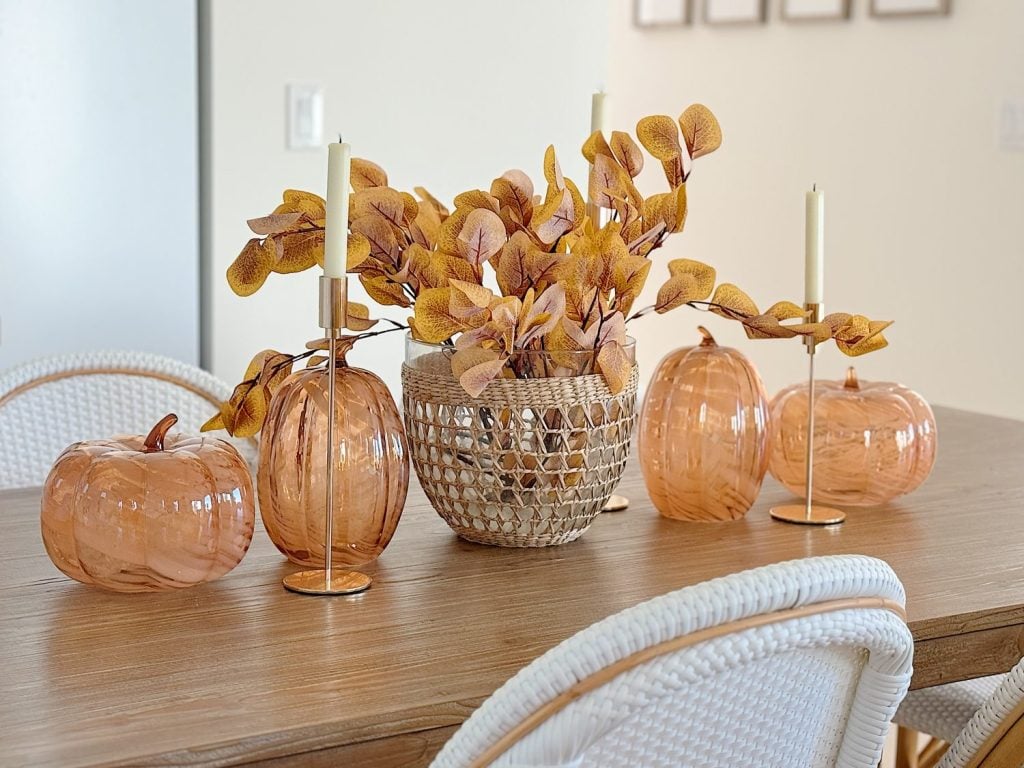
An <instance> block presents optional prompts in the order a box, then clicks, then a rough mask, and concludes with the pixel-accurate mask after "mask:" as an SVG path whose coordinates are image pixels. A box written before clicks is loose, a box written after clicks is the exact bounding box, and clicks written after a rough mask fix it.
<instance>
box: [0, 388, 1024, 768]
mask: <svg viewBox="0 0 1024 768" xmlns="http://www.w3.org/2000/svg"><path fill="white" fill-rule="evenodd" d="M936 414H937V418H938V426H939V443H940V445H939V458H938V462H937V465H936V467H935V471H934V473H933V474H932V477H931V478H930V479H929V480H928V481H927V482H926V483H925V485H924V486H922V488H920V489H919V490H918V491H916V492H915V493H913V494H912V495H910V496H908V497H906V498H905V499H904V500H902V501H900V502H899V503H895V504H892V505H889V506H888V507H884V508H879V509H872V510H856V509H854V510H850V511H849V514H848V518H847V521H846V523H845V524H843V525H842V526H839V527H831V528H812V527H804V526H795V525H788V524H784V523H778V522H775V521H772V520H771V519H770V518H769V516H768V507H770V506H771V505H772V504H774V503H778V502H780V501H783V500H786V499H789V498H790V496H789V494H788V493H787V492H786V491H784V490H783V489H781V488H780V486H779V485H778V484H776V483H775V482H774V481H773V480H771V479H770V478H769V479H768V480H767V481H766V483H765V488H764V490H763V492H762V494H761V497H760V499H759V500H758V503H757V504H756V506H755V507H754V509H753V510H752V511H751V512H750V513H749V514H748V515H747V516H746V518H744V519H743V520H740V521H737V522H734V523H720V524H698V523H682V522H676V521H670V520H666V519H663V518H661V517H659V516H658V515H657V513H656V512H655V511H654V510H653V507H652V506H651V504H650V502H649V500H648V499H647V495H646V493H645V491H644V488H643V483H642V480H641V477H640V472H639V468H638V467H637V466H636V464H635V461H634V462H631V464H630V467H629V468H628V470H627V472H626V476H625V478H624V479H623V482H622V485H621V486H620V492H622V493H624V494H625V495H627V496H628V497H630V498H631V500H632V506H631V507H630V509H629V510H628V511H626V512H620V513H609V514H604V515H601V516H600V517H599V518H598V519H597V520H596V521H595V523H594V525H593V527H592V528H591V529H590V530H589V531H588V532H587V533H586V534H584V536H583V537H582V538H581V539H580V540H578V541H577V542H574V543H572V544H568V545H564V546H561V547H552V548H546V549H532V550H514V549H500V548H493V547H486V546H480V545H475V544H470V543H466V542H463V541H461V540H460V539H458V538H456V537H455V535H454V534H452V533H451V531H450V530H449V529H448V527H447V526H446V525H445V524H444V522H443V521H442V520H441V519H440V518H439V517H438V516H437V515H436V514H435V513H434V512H433V511H432V510H431V508H430V506H429V504H428V503H427V501H426V499H425V497H424V496H423V493H422V492H421V491H420V489H419V488H418V486H415V483H414V487H413V488H411V489H410V496H409V502H408V504H407V507H406V510H405V513H404V516H403V519H402V522H401V524H400V525H399V528H398V533H397V535H396V536H395V539H394V541H393V542H392V544H391V546H390V547H389V548H388V550H387V551H386V552H385V553H384V555H383V556H382V557H381V558H380V560H379V561H378V562H376V563H375V564H373V565H371V566H369V567H368V568H367V569H366V570H367V572H369V573H371V574H372V575H373V577H374V580H375V581H374V586H373V587H372V588H371V589H370V590H369V591H368V592H366V593H364V594H363V595H361V596H356V597H337V598H311V597H304V596H299V595H294V594H291V593H289V592H286V591H285V590H284V589H283V588H282V587H281V578H282V577H283V576H284V575H285V574H287V573H289V572H290V571H293V570H297V568H296V567H295V566H292V565H290V564H288V563H287V562H286V561H285V560H284V558H283V557H282V556H281V555H279V554H278V552H277V551H276V549H274V547H273V545H272V544H271V543H270V541H269V540H268V539H267V537H266V535H265V533H264V532H263V531H262V529H261V528H260V527H259V526H257V532H256V536H255V538H254V540H253V546H252V549H251V551H250V552H249V554H248V555H247V556H246V558H245V559H244V560H243V561H242V563H241V565H239V567H238V568H237V569H236V570H235V571H233V572H232V573H230V574H228V575H227V576H226V577H224V578H223V579H221V580H220V581H217V582H214V583H212V584H207V585H203V586H200V587H196V588H193V589H189V590H183V591H179V592H170V593H154V594H144V595H116V594H110V593H106V592H101V591H98V590H95V589H91V588H89V587H86V586H83V585H81V584H77V583H75V582H73V581H70V580H69V579H67V578H65V577H64V576H63V575H61V574H60V573H59V572H58V571H57V570H56V569H55V568H54V567H53V566H52V565H51V564H50V562H49V560H48V559H47V557H46V554H45V552H44V550H43V546H42V541H41V539H40V535H39V520H38V503H39V493H40V492H39V489H26V490H19V491H8V492H4V493H0V622H2V623H0V683H2V686H3V695H2V696H0V755H2V757H0V763H3V764H4V765H9V766H21V765H54V766H62V767H64V768H72V767H73V766H93V765H204V766H220V765H238V764H243V763H250V762H256V761H266V764H268V765H274V766H281V767H283V766H292V765H304V766H312V765H319V764H325V765H326V764H329V763H330V762H333V764H344V763H342V762H339V761H338V756H339V755H343V754H344V755H349V756H355V755H357V754H358V755H363V756H364V757H365V759H362V758H361V759H360V761H359V762H355V761H352V762H350V763H349V764H359V765H371V764H372V765H378V764H379V765H388V764H394V765H398V764H403V765H405V764H408V765H413V764H422V763H423V762H424V761H426V760H427V758H428V757H429V754H432V753H433V752H434V751H436V749H437V748H438V746H439V744H440V743H441V742H442V741H443V740H444V738H447V736H448V735H449V734H450V733H451V732H452V730H454V728H455V726H457V725H458V724H459V723H460V722H461V721H462V720H464V719H465V718H466V717H467V716H468V715H469V713H470V712H471V711H472V710H473V709H474V708H475V707H476V706H478V705H479V703H480V702H481V701H482V700H483V699H484V698H486V697H487V696H488V695H489V694H490V693H492V692H493V691H494V690H495V689H496V688H497V687H498V686H500V685H501V683H503V682H504V681H505V680H506V679H507V678H508V677H510V676H511V675H512V674H513V673H515V672H516V671H517V670H518V669H520V668H521V667H522V666H524V665H525V664H527V663H529V662H530V661H531V660H533V659H534V658H536V657H537V656H539V655H540V654H542V653H543V652H544V651H546V650H548V649H549V648H551V647H552V646H554V645H555V644H557V643H558V642H560V641H561V640H564V639H565V638H567V637H569V636H570V635H572V634H573V633H575V632H577V631H578V630H580V629H582V628H584V627H586V626H587V625H589V624H591V623H593V622H595V621H597V620H599V619H602V618H604V617H605V616H608V615H610V614H612V613H615V612H617V611H619V610H622V609H623V608H626V607H628V606H631V605H634V604H636V603H638V602H640V601H642V600H645V599H647V598H651V597H654V596H656V595H659V594H662V593H664V592H668V591H670V590H673V589H678V588H679V587H682V586H685V585H688V584H694V583H697V582H700V581H703V580H706V579H709V578H712V577H715V576H721V575H724V574H727V573H731V572H735V571H740V570H743V569H746V568H752V567H755V566H759V565H765V564H767V563H773V562H778V561H782V560H789V559H792V558H799V557H807V556H812V555H824V554H837V553H849V552H855V553H863V554H868V555H874V556H876V557H880V558H882V559H883V560H886V561H887V562H889V563H890V564H891V565H892V567H893V568H894V569H895V570H896V572H897V573H898V574H899V576H900V578H901V579H902V580H903V583H904V585H905V586H906V590H907V596H908V602H907V613H908V621H909V624H910V627H911V630H912V632H913V634H914V637H915V641H916V643H917V651H916V657H915V668H916V669H917V674H916V676H915V685H917V686H921V685H932V684H935V683H939V682H945V681H949V680H954V679H962V678H966V677H972V676H976V675H980V674H991V673H993V672H996V671H1003V670H1005V669H1008V668H1009V667H1010V666H1011V665H1012V664H1013V663H1014V662H1015V661H1016V660H1017V659H1018V658H1019V657H1020V656H1021V654H1022V649H1024V540H1022V522H1024V422H1016V421H1011V420H1008V419H999V418H995V417H988V416H980V415H976V414H970V413H965V412H962V411H955V410H950V409H945V408H937V409H936ZM384 740H389V741H388V742H387V743H388V744H390V747H389V748H394V747H395V745H399V747H400V750H399V751H392V752H389V754H391V755H392V756H393V755H397V754H399V753H400V754H402V755H405V756H406V757H405V758H402V759H403V760H407V762H401V763H397V762H396V763H392V762H374V759H373V758H372V755H374V754H375V753H376V752H375V750H376V746H375V745H381V746H382V745H383V744H384V743H385V741H384ZM345 750H348V751H347V752H346V751H345ZM401 750H405V751H401ZM377 751H379V750H377ZM381 753H382V752H381ZM316 755H321V756H326V755H331V756H333V757H331V760H330V761H328V760H326V758H324V762H323V763H321V762H318V761H317V759H316V758H315V756H316ZM389 759H390V758H389Z"/></svg>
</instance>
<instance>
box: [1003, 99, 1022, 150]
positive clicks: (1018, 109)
mask: <svg viewBox="0 0 1024 768" xmlns="http://www.w3.org/2000/svg"><path fill="white" fill-rule="evenodd" d="M999 148H1000V149H1001V150H1003V151H1004V152H1024V98H1011V99H1003V103H1002V105H1001V106H1000V107H999Z"/></svg>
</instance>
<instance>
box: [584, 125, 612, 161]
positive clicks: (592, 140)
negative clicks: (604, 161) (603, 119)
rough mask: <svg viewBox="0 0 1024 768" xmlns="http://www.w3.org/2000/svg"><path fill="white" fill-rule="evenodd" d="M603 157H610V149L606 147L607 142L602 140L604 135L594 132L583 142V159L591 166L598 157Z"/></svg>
mask: <svg viewBox="0 0 1024 768" xmlns="http://www.w3.org/2000/svg"><path fill="white" fill-rule="evenodd" d="M600 155H604V156H605V157H611V156H612V150H611V147H609V146H608V142H607V140H605V138H604V134H603V133H601V131H594V132H593V133H592V134H590V136H588V137H587V140H586V141H585V142H583V157H585V158H586V159H587V162H588V163H590V164H591V165H593V163H594V160H595V159H597V157H598V156H600Z"/></svg>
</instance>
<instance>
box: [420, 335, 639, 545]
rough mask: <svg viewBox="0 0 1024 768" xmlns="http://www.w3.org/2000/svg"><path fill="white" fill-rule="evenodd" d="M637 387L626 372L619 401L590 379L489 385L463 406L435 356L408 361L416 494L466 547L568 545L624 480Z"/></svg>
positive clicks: (464, 397) (443, 362) (444, 364)
mask: <svg viewBox="0 0 1024 768" xmlns="http://www.w3.org/2000/svg"><path fill="white" fill-rule="evenodd" d="M638 378H639V377H638V374H637V369H636V366H634V367H633V373H632V376H631V377H630V380H629V384H628V385H627V386H626V388H625V389H624V390H623V391H622V392H620V393H619V394H617V395H613V394H612V393H611V392H610V391H609V390H608V386H607V385H606V384H605V382H604V379H603V378H602V377H601V376H598V375H586V376H574V377H564V378H537V379H497V380H495V381H493V382H491V383H490V384H488V385H487V388H486V389H485V390H484V391H483V392H482V393H481V394H480V396H479V397H470V396H469V395H468V394H466V392H465V390H464V389H463V388H462V386H461V385H460V384H459V382H458V380H456V379H455V377H454V376H453V375H452V372H451V367H450V363H449V361H448V358H447V357H445V356H444V354H442V353H441V352H435V353H433V354H429V355H426V356H421V357H419V358H417V359H416V360H415V361H412V362H407V363H406V364H405V365H403V366H402V392H403V400H404V406H405V426H406V431H407V433H408V437H409V447H410V452H411V454H412V460H413V466H414V467H415V468H416V474H417V475H418V476H419V480H420V485H422V486H423V490H424V491H425V492H426V494H427V498H429V499H430V503H431V504H432V505H433V506H434V509H436V510H437V513H438V514H439V515H440V516H441V517H442V518H444V521H445V522H446V523H448V525H449V526H451V528H452V530H454V531H455V532H456V533H457V534H458V535H459V536H461V537H462V538H464V539H468V540H469V541H475V542H479V543H481V544H494V545H498V546H504V547H546V546H551V545H554V544H564V543H566V542H569V541H573V540H574V539H577V538H579V537H580V536H581V535H583V532H584V531H586V530H587V528H588V527H590V524H591V523H592V522H593V521H594V518H595V517H597V515H598V514H599V513H600V512H601V507H603V506H604V504H605V502H606V501H607V500H608V497H609V496H610V495H611V493H612V491H613V490H614V489H615V486H616V485H617V484H618V482H619V479H620V478H621V477H622V471H623V469H624V468H625V466H626V459H627V458H628V456H629V442H630V436H631V434H632V431H633V425H634V423H635V422H636V391H637V381H638Z"/></svg>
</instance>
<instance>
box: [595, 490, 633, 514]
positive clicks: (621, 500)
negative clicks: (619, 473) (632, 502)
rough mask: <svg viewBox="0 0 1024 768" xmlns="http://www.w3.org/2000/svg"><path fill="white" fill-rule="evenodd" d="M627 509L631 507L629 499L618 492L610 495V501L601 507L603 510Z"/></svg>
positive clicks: (616, 510)
mask: <svg viewBox="0 0 1024 768" xmlns="http://www.w3.org/2000/svg"><path fill="white" fill-rule="evenodd" d="M625 509H629V499H627V498H626V497H625V496H619V495H618V494H614V495H612V496H610V497H608V501H606V502H605V503H604V506H603V507H601V511H602V512H622V511H623V510H625Z"/></svg>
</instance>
